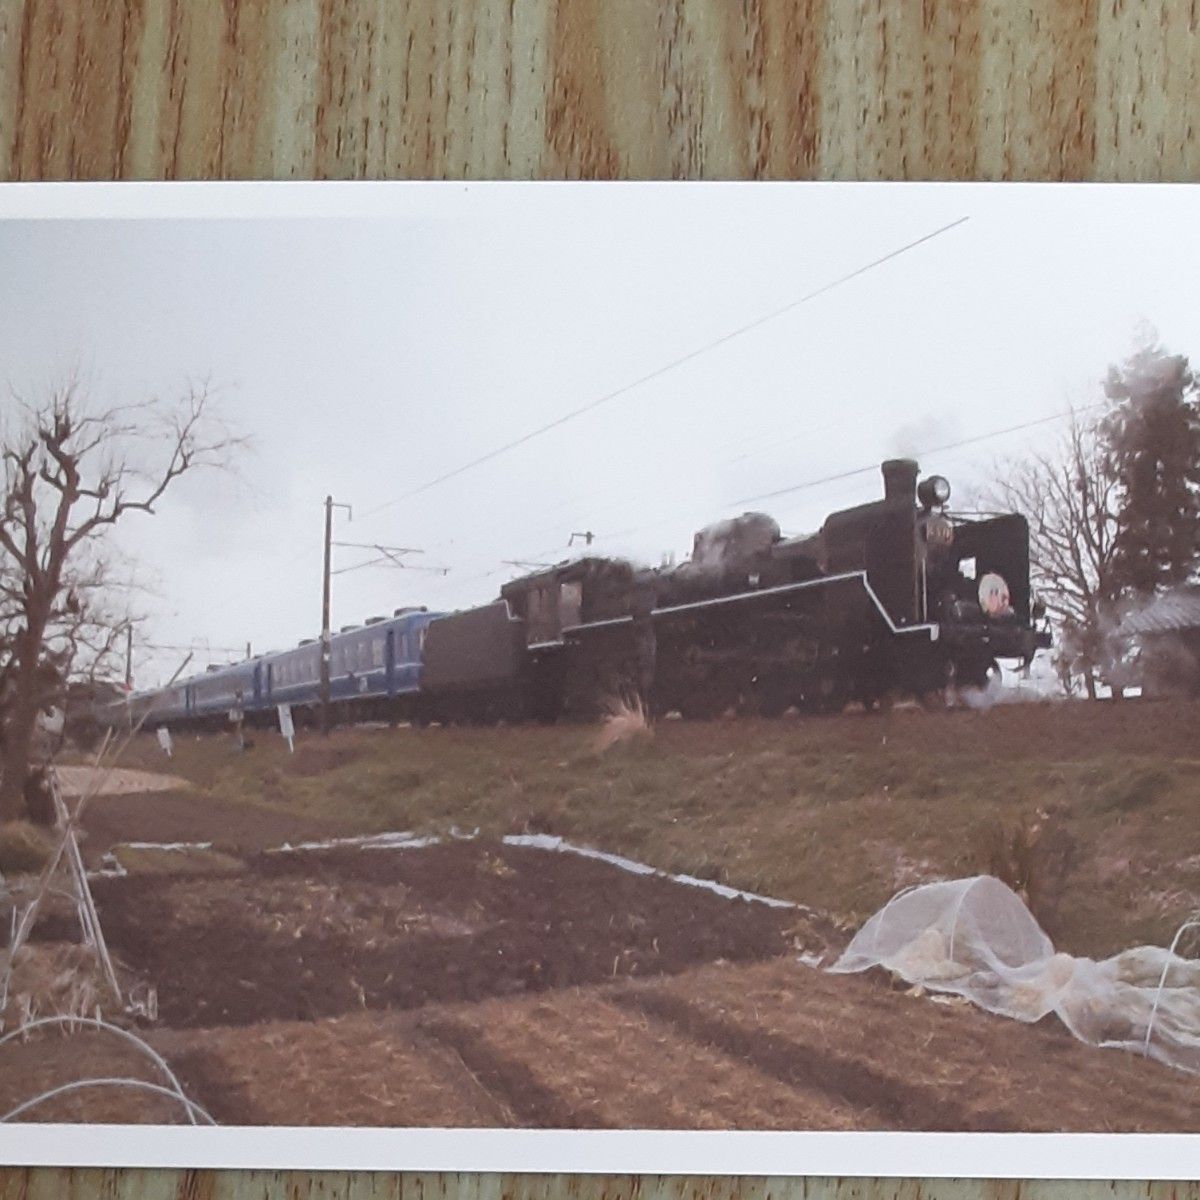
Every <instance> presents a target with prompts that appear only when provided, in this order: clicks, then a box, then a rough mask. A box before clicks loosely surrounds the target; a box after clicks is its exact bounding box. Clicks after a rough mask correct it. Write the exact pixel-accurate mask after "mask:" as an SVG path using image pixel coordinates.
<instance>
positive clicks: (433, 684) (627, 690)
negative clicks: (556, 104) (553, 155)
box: [0, 184, 1200, 1133]
mask: <svg viewBox="0 0 1200 1200" xmlns="http://www.w3.org/2000/svg"><path fill="white" fill-rule="evenodd" d="M208 194H209V195H214V196H215V195H219V194H220V193H219V190H214V191H213V192H210V193H208ZM310 194H311V193H310ZM372 194H373V196H374V197H375V199H374V200H373V202H372V204H371V206H370V207H369V208H365V207H364V208H363V210H362V211H360V212H349V211H346V210H345V209H344V208H343V210H342V211H340V212H339V211H338V210H337V209H336V208H334V207H333V206H332V205H331V207H330V211H329V213H328V214H327V215H319V214H316V213H313V212H309V213H308V214H307V215H297V214H296V213H294V212H288V211H287V204H286V202H285V201H286V198H287V196H288V195H289V193H288V190H287V189H286V187H282V188H274V189H269V190H268V195H271V196H274V197H278V198H279V201H280V204H279V212H278V213H277V214H276V213H271V212H269V211H267V212H264V211H263V209H262V206H261V204H260V205H259V207H258V209H257V211H256V212H255V214H254V215H247V216H244V217H233V216H230V215H228V211H227V210H226V213H225V215H217V209H216V208H215V207H214V211H213V215H211V216H194V217H188V218H186V219H185V218H183V217H180V216H172V215H169V213H167V212H166V211H164V213H163V214H162V215H158V216H147V215H139V216H130V217H124V218H118V217H114V216H112V215H100V214H89V213H88V211H87V208H86V203H85V202H83V201H81V204H80V211H79V213H78V215H77V216H76V217H74V218H71V219H67V218H64V217H54V218H49V217H47V218H43V219H26V218H23V217H22V218H18V217H14V216H0V262H3V264H4V269H3V272H2V273H0V297H2V303H3V308H4V311H5V312H6V313H7V314H8V316H7V318H6V320H5V321H4V322H3V323H2V324H0V455H2V467H0V1122H55V1123H63V1124H68V1125H79V1124H84V1125H106V1124H141V1123H148V1124H156V1125H165V1124H185V1125H193V1126H197V1127H199V1126H208V1125H222V1126H242V1127H249V1126H255V1127H258V1126H331V1127H367V1126H370V1127H385V1128H393V1129H413V1128H424V1129H429V1128H443V1129H468V1128H492V1129H496V1128H499V1129H523V1128H524V1129H529V1128H534V1129H558V1130H595V1129H612V1130H710V1131H733V1130H772V1131H829V1130H837V1131H861V1132H879V1131H909V1132H912V1131H954V1132H1003V1133H1018V1132H1030V1133H1033V1132H1051V1133H1081V1132H1091V1133H1136V1132H1141V1133H1150V1132H1194V1131H1196V1130H1197V1128H1198V1126H1200V1117H1198V1116H1197V1113H1198V1112H1200V822H1198V821H1197V812H1198V805H1200V374H1198V371H1200V360H1197V358H1196V357H1195V356H1197V355H1200V290H1198V288H1197V283H1196V280H1197V266H1198V265H1200V264H1198V260H1197V258H1196V257H1195V255H1194V253H1193V251H1189V250H1188V246H1189V244H1191V238H1192V237H1193V236H1194V229H1195V225H1196V217H1197V212H1198V209H1197V199H1196V193H1195V192H1194V191H1193V190H1190V189H1185V188H1153V187H1138V188H1106V187H1072V186H1062V187H1057V186H1035V187H1021V186H985V185H878V186H875V185H847V186H842V185H828V184H827V185H804V184H795V185H791V184H789V185H779V186H761V187H748V186H737V185H733V186H729V185H671V186H663V185H629V184H626V185H584V184H580V185H557V186H524V185H518V186H505V185H487V184H484V185H470V186H462V185H449V184H444V185H404V184H398V185H395V186H394V187H392V188H390V189H388V190H387V191H386V193H384V195H385V199H384V200H381V199H380V196H381V193H380V192H378V191H376V192H374V193H372ZM340 195H341V196H342V198H343V200H344V198H345V195H346V193H344V192H343V193H340ZM0 200H3V196H2V195H0ZM268 207H269V206H268Z"/></svg>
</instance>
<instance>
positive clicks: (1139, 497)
mask: <svg viewBox="0 0 1200 1200" xmlns="http://www.w3.org/2000/svg"><path fill="white" fill-rule="evenodd" d="M1105 393H1106V394H1107V396H1108V398H1109V399H1110V400H1111V401H1112V402H1113V403H1112V407H1111V409H1110V410H1109V412H1108V413H1107V415H1106V416H1105V418H1104V421H1103V422H1102V426H1101V428H1102V432H1103V438H1104V441H1105V444H1106V447H1107V451H1108V454H1109V455H1110V457H1111V467H1112V472H1113V475H1114V478H1115V480H1116V483H1117V514H1116V515H1117V533H1116V538H1115V541H1114V546H1113V577H1114V581H1115V582H1116V583H1117V586H1118V588H1119V590H1121V591H1123V592H1126V593H1129V592H1132V593H1134V594H1136V595H1140V596H1146V595H1150V594H1151V593H1153V592H1155V591H1156V590H1158V589H1160V588H1162V587H1167V586H1171V585H1173V584H1178V583H1183V582H1185V581H1186V580H1188V579H1191V578H1192V577H1193V576H1194V575H1195V574H1196V571H1197V567H1198V566H1200V394H1198V388H1197V380H1196V377H1195V375H1194V374H1193V372H1192V370H1191V368H1190V367H1189V365H1188V360H1187V358H1186V357H1184V356H1183V355H1180V354H1169V353H1167V351H1166V350H1164V349H1163V348H1162V346H1161V345H1160V344H1159V343H1158V341H1157V339H1155V338H1153V337H1150V336H1145V337H1143V340H1142V344H1141V346H1140V347H1139V348H1138V349H1137V350H1136V351H1135V352H1134V354H1133V355H1132V356H1131V357H1130V358H1128V359H1127V360H1126V361H1125V362H1124V363H1122V364H1121V365H1120V366H1114V367H1111V368H1110V369H1109V373H1108V378H1107V380H1106V381H1105Z"/></svg>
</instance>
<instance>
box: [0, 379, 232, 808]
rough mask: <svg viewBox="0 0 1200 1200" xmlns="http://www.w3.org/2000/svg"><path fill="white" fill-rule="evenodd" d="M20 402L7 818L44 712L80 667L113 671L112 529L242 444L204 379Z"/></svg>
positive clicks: (1, 780)
mask: <svg viewBox="0 0 1200 1200" xmlns="http://www.w3.org/2000/svg"><path fill="white" fill-rule="evenodd" d="M16 407H17V409H18V415H17V418H16V420H14V421H13V423H12V425H11V427H9V428H5V429H3V430H0V453H2V459H0V462H2V464H3V474H2V477H0V488H2V491H0V763H2V767H3V772H2V774H0V821H5V820H12V819H13V818H15V817H17V816H18V815H19V814H20V813H21V811H22V804H23V788H24V784H25V779H26V777H27V775H28V773H29V768H30V762H31V754H32V751H33V748H34V742H35V734H36V731H37V727H38V716H39V713H40V712H41V711H42V710H43V709H44V708H45V707H46V706H47V705H49V704H53V703H57V702H60V701H61V697H62V695H63V693H64V690H65V686H66V681H67V679H68V677H69V676H70V675H71V673H72V672H75V673H79V672H81V671H83V672H92V673H95V672H96V671H97V670H100V669H102V668H103V667H104V665H105V664H106V662H107V661H108V659H109V657H110V655H111V654H112V652H113V650H114V649H115V647H116V645H117V642H118V639H119V636H120V634H121V633H122V632H123V629H124V624H125V618H123V617H121V616H120V615H119V614H118V613H117V612H116V611H115V610H114V609H113V608H112V606H111V605H112V599H111V592H112V588H113V585H114V582H115V581H114V579H113V578H112V575H111V572H110V570H109V562H110V560H111V553H110V551H111V547H110V546H109V545H108V544H107V537H108V535H109V534H110V533H111V531H112V530H113V528H114V527H115V526H116V525H117V524H118V523H120V522H121V521H122V520H123V519H124V518H125V517H127V516H128V515H129V514H131V513H153V512H154V511H155V506H156V504H157V503H158V502H159V501H160V500H161V499H162V497H163V496H164V495H165V493H166V492H167V490H168V488H170V487H171V485H172V484H173V483H174V482H175V480H177V479H179V478H180V476H182V475H184V474H186V473H187V472H189V471H192V470H194V469H196V468H199V467H209V466H219V465H223V464H224V463H225V462H227V461H228V456H229V453H230V451H231V450H232V449H233V447H234V446H235V445H237V444H238V439H236V438H234V437H233V436H232V435H231V434H230V433H229V431H228V430H227V429H226V428H225V427H224V425H223V424H222V423H221V422H220V420H219V419H218V418H217V417H216V414H215V412H214V411H213V405H212V404H211V402H210V394H209V391H208V389H207V388H205V387H200V388H192V389H190V390H189V391H188V392H187V394H186V395H185V396H184V397H183V398H182V399H181V400H180V401H178V402H177V403H169V404H164V403H160V402H159V401H156V400H151V401H147V402H144V403H135V404H125V405H117V406H114V407H108V408H97V407H96V406H94V405H90V404H88V403H87V402H86V400H85V399H84V398H83V397H81V395H80V394H79V390H78V388H77V387H76V386H68V387H65V388H62V389H60V390H58V391H56V392H55V393H54V394H53V395H52V396H51V397H50V398H49V399H48V400H47V401H45V402H44V403H41V404H38V405H30V404H26V403H24V402H21V401H18V402H17V406H16Z"/></svg>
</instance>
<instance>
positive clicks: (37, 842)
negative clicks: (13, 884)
mask: <svg viewBox="0 0 1200 1200" xmlns="http://www.w3.org/2000/svg"><path fill="white" fill-rule="evenodd" d="M52 849H53V847H52V845H51V843H50V839H49V837H48V835H47V833H46V831H45V830H42V829H39V828H38V827H37V826H36V825H33V824H31V823H30V822H29V821H9V822H7V823H6V824H4V825H0V875H32V874H35V873H36V872H38V871H40V870H41V869H42V868H43V867H44V866H45V865H46V863H47V862H49V861H50V855H51V853H52Z"/></svg>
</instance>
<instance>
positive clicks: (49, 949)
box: [0, 942, 105, 1029]
mask: <svg viewBox="0 0 1200 1200" xmlns="http://www.w3.org/2000/svg"><path fill="white" fill-rule="evenodd" d="M8 970H9V958H8V951H7V950H4V951H0V979H3V977H4V975H5V974H6V973H7V972H8ZM104 994H105V985H104V980H103V977H102V976H101V974H100V969H99V964H98V963H97V962H96V956H95V953H94V952H93V950H92V949H91V948H90V947H89V946H81V945H76V944H74V943H72V942H34V943H28V942H27V943H26V944H25V945H23V946H22V947H21V948H20V949H19V950H18V951H17V954H16V958H15V959H14V960H13V962H12V977H11V979H10V981H9V986H8V1004H7V1005H6V1006H5V1008H4V1011H3V1012H0V1023H2V1025H3V1028H4V1029H12V1028H20V1027H21V1026H22V1025H26V1024H28V1023H29V1022H30V1021H33V1020H36V1019H37V1018H38V1017H83V1016H95V1015H96V1011H97V1009H98V1008H99V1005H100V1000H101V998H102V997H103V996H104Z"/></svg>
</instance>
